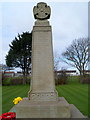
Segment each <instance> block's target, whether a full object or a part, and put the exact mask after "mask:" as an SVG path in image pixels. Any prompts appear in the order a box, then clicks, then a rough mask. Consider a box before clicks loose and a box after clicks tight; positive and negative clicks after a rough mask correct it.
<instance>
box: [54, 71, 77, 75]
mask: <svg viewBox="0 0 90 120" xmlns="http://www.w3.org/2000/svg"><path fill="white" fill-rule="evenodd" d="M63 72H65V73H66V74H67V75H76V74H77V73H76V70H59V71H55V73H57V75H58V74H61V73H63Z"/></svg>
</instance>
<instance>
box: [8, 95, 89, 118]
mask: <svg viewBox="0 0 90 120" xmlns="http://www.w3.org/2000/svg"><path fill="white" fill-rule="evenodd" d="M56 104H57V105H56ZM29 105H30V108H29ZM37 106H38V107H37ZM40 106H41V108H40ZM44 106H45V107H44ZM52 106H53V107H52ZM56 106H58V107H57V108H58V109H60V111H59V110H58V111H57V112H58V113H57V112H56ZM65 106H66V107H65ZM26 107H28V109H27V108H26ZM35 107H36V108H37V110H36V109H35ZM32 108H33V109H32ZM47 108H48V111H46V110H47ZM29 109H32V111H31V110H30V111H29ZM34 109H35V113H34ZM40 109H42V110H44V111H43V112H44V113H42V111H40ZM67 109H68V110H67ZM16 111H18V112H16ZM10 112H16V113H17V118H23V117H24V118H65V117H66V118H67V116H68V117H70V118H87V117H86V116H84V115H83V114H82V113H81V112H80V111H79V110H78V109H77V108H76V107H75V106H74V105H73V104H68V103H67V102H66V100H65V99H64V98H63V97H61V98H59V102H36V103H35V102H29V100H28V98H24V101H22V102H20V103H19V104H18V105H15V106H14V107H13V108H12V109H11V110H10ZM26 112H27V113H26ZM30 112H31V113H30ZM32 112H33V113H32ZM47 112H48V113H47ZM62 112H63V113H62ZM65 112H66V113H65ZM56 113H57V114H58V115H59V116H56V115H57V114H56ZM22 114H23V115H22ZM25 114H26V116H25Z"/></svg>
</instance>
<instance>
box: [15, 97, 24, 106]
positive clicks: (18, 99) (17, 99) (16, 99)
mask: <svg viewBox="0 0 90 120" xmlns="http://www.w3.org/2000/svg"><path fill="white" fill-rule="evenodd" d="M21 100H22V98H21V97H17V98H15V99H14V100H13V103H14V104H18V103H19V102H20V101H21Z"/></svg>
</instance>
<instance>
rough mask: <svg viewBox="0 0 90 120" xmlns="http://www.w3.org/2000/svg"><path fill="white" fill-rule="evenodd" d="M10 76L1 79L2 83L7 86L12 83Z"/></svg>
mask: <svg viewBox="0 0 90 120" xmlns="http://www.w3.org/2000/svg"><path fill="white" fill-rule="evenodd" d="M11 80H12V78H11V77H4V78H3V79H2V85H5V86H8V85H11V84H12V81H11Z"/></svg>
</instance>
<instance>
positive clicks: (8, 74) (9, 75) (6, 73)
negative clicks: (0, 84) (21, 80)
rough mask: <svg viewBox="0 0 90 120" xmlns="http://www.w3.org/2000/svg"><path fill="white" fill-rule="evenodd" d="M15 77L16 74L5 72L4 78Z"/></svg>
mask: <svg viewBox="0 0 90 120" xmlns="http://www.w3.org/2000/svg"><path fill="white" fill-rule="evenodd" d="M14 76H15V72H7V71H5V72H4V77H14Z"/></svg>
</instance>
